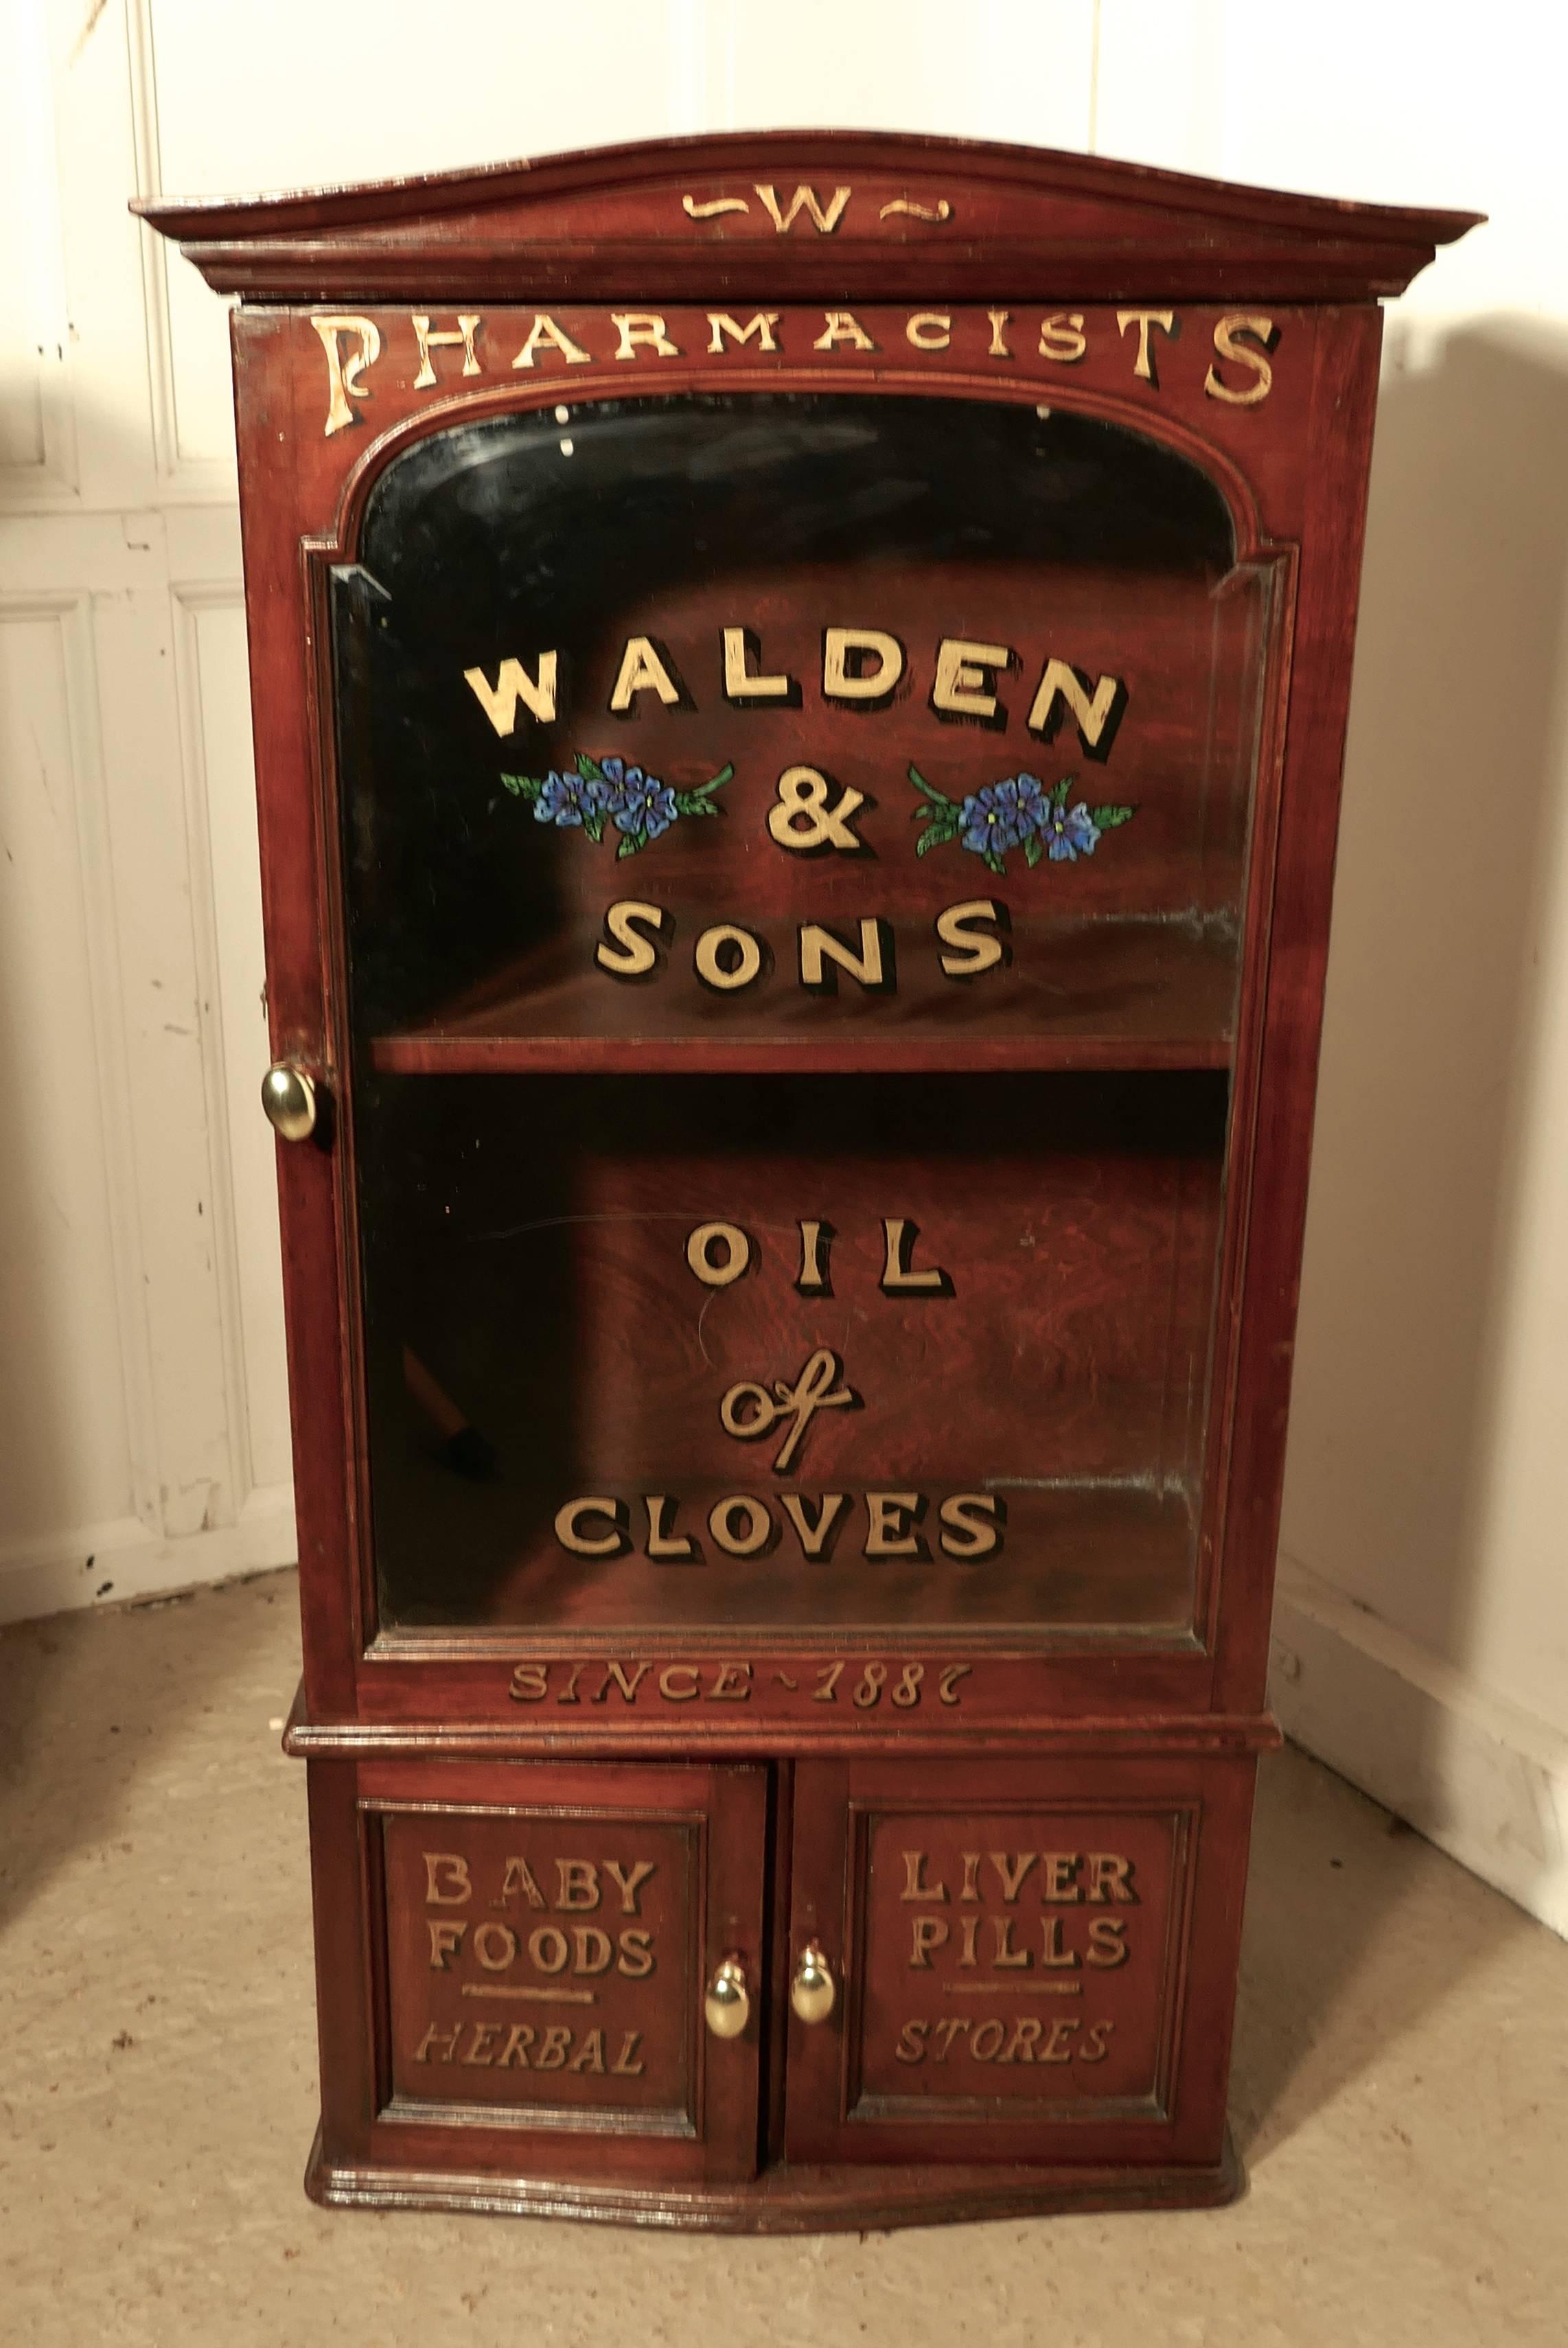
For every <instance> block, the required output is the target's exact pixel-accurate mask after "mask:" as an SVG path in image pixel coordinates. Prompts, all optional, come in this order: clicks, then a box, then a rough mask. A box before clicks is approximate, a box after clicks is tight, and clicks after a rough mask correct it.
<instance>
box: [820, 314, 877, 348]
mask: <svg viewBox="0 0 1568 2348" xmlns="http://www.w3.org/2000/svg"><path fill="white" fill-rule="evenodd" d="M822 315H823V317H824V319H825V320H826V324H825V325H824V326H823V329H822V331H821V333H820V335H818V336H817V339H816V341H815V342H814V343H813V344H812V345H811V348H812V349H813V350H814V351H833V350H837V348H838V346H839V345H840V344H841V343H848V344H849V345H850V347H851V349H852V350H857V351H874V350H875V349H876V347H877V345H876V344H875V343H874V342H873V341H872V338H871V336H870V335H868V334H867V332H866V330H865V328H864V327H863V326H862V325H861V322H860V320H859V319H858V318H857V317H856V315H855V314H854V312H853V311H852V310H825V311H824V312H823V313H822Z"/></svg>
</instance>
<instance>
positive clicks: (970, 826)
mask: <svg viewBox="0 0 1568 2348" xmlns="http://www.w3.org/2000/svg"><path fill="white" fill-rule="evenodd" d="M1009 788H1011V787H1010V786H1009V785H1008V784H1006V783H987V784H986V785H985V788H984V789H983V790H978V791H971V792H970V794H969V796H968V798H966V799H965V801H964V804H963V806H962V807H961V808H960V809H959V811H958V824H959V836H960V838H961V839H962V840H963V842H964V845H965V848H967V849H969V850H972V851H973V853H974V854H975V855H976V856H1001V855H1004V854H1005V853H1006V850H1008V849H1009V848H1016V846H1017V845H1018V842H1019V840H1020V839H1022V838H1023V836H1024V835H1023V833H1022V832H1021V831H1020V830H1019V829H1018V803H1017V794H1016V790H1015V791H1014V792H1013V796H1012V798H1005V797H1004V796H1003V795H1004V793H1005V792H1006V791H1007V790H1008V789H1009Z"/></svg>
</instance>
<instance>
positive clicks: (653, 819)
mask: <svg viewBox="0 0 1568 2348" xmlns="http://www.w3.org/2000/svg"><path fill="white" fill-rule="evenodd" d="M599 764H600V772H601V773H602V774H603V776H604V778H605V780H606V781H607V782H608V783H609V785H610V787H611V789H610V798H609V807H610V813H611V815H612V816H613V818H614V823H615V829H617V831H623V832H624V833H626V834H627V836H628V837H630V836H632V835H634V834H636V833H641V835H642V837H643V838H644V839H657V838H658V836H659V834H660V833H661V832H662V831H668V829H669V828H670V826H671V824H672V823H674V821H675V819H676V816H677V815H678V814H679V813H680V809H679V808H677V807H676V795H675V793H674V791H673V790H671V789H670V788H669V786H668V784H667V783H661V782H660V780H659V778H658V777H657V776H656V775H645V774H644V772H643V770H642V768H641V767H628V766H626V765H624V762H623V761H622V760H621V759H619V758H602V759H601V760H600V762H599Z"/></svg>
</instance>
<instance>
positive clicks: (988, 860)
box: [981, 848, 1007, 880]
mask: <svg viewBox="0 0 1568 2348" xmlns="http://www.w3.org/2000/svg"><path fill="white" fill-rule="evenodd" d="M981 861H982V863H984V864H986V865H988V866H989V867H990V869H991V870H992V871H993V872H1000V873H1001V875H1002V877H1003V879H1004V880H1006V874H1007V868H1006V864H1004V863H1003V861H1002V859H1001V858H1000V857H999V856H998V855H997V853H996V851H995V849H994V848H987V849H986V850H985V853H984V855H983V856H982V858H981Z"/></svg>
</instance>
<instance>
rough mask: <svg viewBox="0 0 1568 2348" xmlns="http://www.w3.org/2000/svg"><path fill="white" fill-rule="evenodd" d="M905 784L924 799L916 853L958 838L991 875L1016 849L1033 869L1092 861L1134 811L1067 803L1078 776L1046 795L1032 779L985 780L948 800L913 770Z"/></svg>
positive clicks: (916, 812)
mask: <svg viewBox="0 0 1568 2348" xmlns="http://www.w3.org/2000/svg"><path fill="white" fill-rule="evenodd" d="M909 779H910V781H911V782H912V783H913V785H914V788H915V789H916V790H917V791H918V792H919V793H920V795H921V798H922V799H923V801H924V804H923V806H921V807H917V808H915V810H914V815H913V820H914V821H915V822H916V823H923V824H924V826H925V829H924V830H923V832H922V833H921V835H920V838H919V839H918V841H917V842H916V843H915V854H916V855H917V856H923V855H925V853H926V851H927V850H929V849H933V848H945V847H946V846H947V845H948V844H949V842H950V841H953V840H956V841H957V842H958V845H959V846H960V848H966V849H967V850H969V852H970V854H971V855H972V856H978V857H979V858H980V860H981V861H982V862H983V863H984V864H985V865H987V866H988V867H989V869H990V870H992V871H993V872H1006V870H1007V866H1006V856H1007V851H1008V850H1009V849H1014V848H1021V849H1022V850H1023V851H1024V861H1025V863H1026V864H1027V865H1028V866H1029V868H1030V870H1033V869H1034V867H1035V866H1036V865H1037V864H1038V863H1040V862H1041V861H1042V860H1045V861H1047V862H1049V863H1052V864H1076V863H1077V862H1078V858H1079V857H1080V856H1092V855H1093V854H1094V851H1095V850H1096V849H1097V848H1098V847H1099V843H1100V840H1101V839H1103V837H1104V835H1105V834H1106V833H1107V832H1108V831H1115V830H1116V829H1118V828H1119V826H1120V825H1122V824H1124V823H1129V822H1130V821H1131V819H1132V818H1133V817H1134V816H1135V815H1136V814H1137V812H1138V810H1137V808H1132V807H1097V808H1090V807H1088V806H1086V805H1085V803H1084V801H1083V800H1082V799H1078V800H1077V801H1076V802H1075V801H1074V800H1073V796H1072V793H1073V786H1074V784H1075V783H1076V782H1077V780H1078V777H1077V776H1076V775H1066V776H1064V777H1063V778H1062V780H1061V781H1060V782H1059V783H1057V784H1056V785H1055V786H1054V788H1052V789H1050V790H1047V788H1046V787H1045V785H1044V783H1042V782H1041V780H1040V778H1039V777H1038V775H1009V776H1007V777H1006V779H1005V780H1004V781H1002V782H999V783H986V784H985V785H983V786H982V788H980V789H979V790H977V791H971V792H969V793H968V795H967V797H965V798H962V799H950V798H947V797H946V795H945V793H944V792H942V791H939V790H937V789H935V788H934V787H933V785H931V784H930V783H928V782H927V781H926V779H925V778H924V776H923V774H921V772H920V771H919V769H918V768H917V767H911V768H910V770H909Z"/></svg>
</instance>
